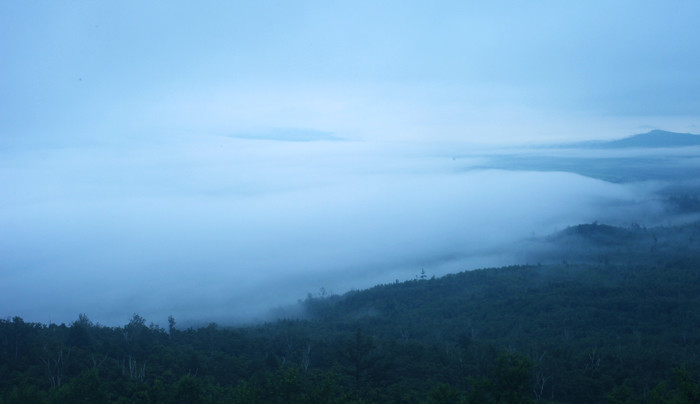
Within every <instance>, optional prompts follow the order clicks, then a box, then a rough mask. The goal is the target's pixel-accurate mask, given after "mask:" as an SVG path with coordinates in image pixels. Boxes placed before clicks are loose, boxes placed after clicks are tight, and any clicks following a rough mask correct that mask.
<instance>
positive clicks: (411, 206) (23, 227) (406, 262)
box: [0, 136, 655, 324]
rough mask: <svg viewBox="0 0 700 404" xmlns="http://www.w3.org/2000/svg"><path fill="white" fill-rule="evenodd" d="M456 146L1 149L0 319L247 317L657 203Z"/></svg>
mask: <svg viewBox="0 0 700 404" xmlns="http://www.w3.org/2000/svg"><path fill="white" fill-rule="evenodd" d="M454 150H455V149H454V147H452V146H450V147H447V146H445V148H444V149H443V148H440V147H437V146H432V147H431V148H430V149H425V148H424V147H420V146H419V145H412V144H381V143H360V142H346V141H333V142H328V141H310V142H292V143H289V142H278V141H273V140H250V139H240V138H232V137H219V136H208V137H197V138H195V137H191V138H178V139H162V140H161V141H152V142H148V143H146V142H142V143H141V144H139V145H137V146H129V147H121V146H119V145H118V144H106V145H100V146H96V145H93V146H84V147H76V148H66V149H53V150H43V151H36V150H34V151H25V152H20V153H18V152H16V151H15V152H13V153H12V154H9V153H8V154H7V155H6V156H5V158H4V159H3V161H4V163H3V170H2V174H1V177H0V178H1V181H2V184H3V189H5V190H8V192H7V194H6V197H5V198H4V200H3V202H2V209H1V210H0V212H1V213H0V228H1V229H2V230H1V231H0V248H1V250H0V254H1V257H2V267H3V270H2V272H1V273H0V277H1V278H2V279H1V282H0V307H2V313H0V315H3V316H10V315H20V316H22V317H24V318H25V319H27V320H31V321H42V322H47V321H54V322H69V321H72V320H74V319H75V318H76V317H77V315H78V313H82V312H85V313H87V314H88V316H89V317H90V318H92V319H94V320H96V321H99V322H102V323H105V324H121V323H124V322H126V321H127V319H128V318H129V316H130V315H131V314H132V313H134V312H137V313H139V314H141V315H142V316H144V317H146V318H147V319H149V320H151V321H155V322H161V323H162V322H163V321H164V320H165V318H166V317H167V316H168V315H169V314H173V315H174V316H175V317H176V318H178V319H180V320H208V319H210V320H216V321H220V322H228V321H236V320H249V319H254V318H260V316H263V315H264V313H266V311H267V310H269V309H271V308H274V307H276V306H278V305H285V304H290V303H293V302H295V301H296V300H297V299H299V298H303V297H304V296H305V295H306V293H307V292H315V291H318V290H319V288H321V287H323V288H325V289H327V290H329V291H333V292H337V293H342V292H345V291H347V290H349V289H351V288H361V287H368V286H371V285H373V284H375V283H382V282H392V281H394V280H395V279H399V280H405V279H411V278H413V277H414V276H415V275H416V274H418V273H419V272H420V270H421V269H422V268H425V270H426V272H427V273H428V274H429V275H441V274H443V273H446V272H449V271H458V270H464V269H473V268H476V267H483V266H488V265H503V264H508V263H512V262H513V259H514V258H512V257H513V255H512V253H513V251H511V250H509V246H512V245H514V243H515V242H517V241H518V240H521V239H523V238H526V237H530V236H532V235H533V234H546V233H547V232H551V231H554V230H557V229H561V228H562V227H564V226H567V225H570V224H575V223H580V222H590V221H593V220H606V219H612V218H615V219H616V220H626V219H624V218H626V217H630V218H631V217H639V214H640V213H642V212H644V213H645V214H646V213H648V212H653V211H654V209H655V205H654V203H653V202H646V201H648V198H647V196H648V193H649V189H645V188H640V187H638V186H633V185H614V184H610V183H606V182H603V181H598V180H594V179H590V178H586V177H582V176H578V175H575V174H569V173H557V172H553V173H536V172H517V171H499V170H476V169H472V167H474V166H476V165H478V162H479V161H480V160H479V158H476V157H474V158H473V159H469V158H459V159H453V158H451V157H450V154H451V153H454ZM481 159H483V154H482V157H481Z"/></svg>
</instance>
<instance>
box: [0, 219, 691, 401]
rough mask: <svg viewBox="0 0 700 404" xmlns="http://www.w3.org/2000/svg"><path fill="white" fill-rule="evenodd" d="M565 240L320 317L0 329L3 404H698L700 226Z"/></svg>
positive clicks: (353, 301) (399, 285) (317, 301)
mask: <svg viewBox="0 0 700 404" xmlns="http://www.w3.org/2000/svg"><path fill="white" fill-rule="evenodd" d="M554 243H555V244H556V243H559V244H562V245H567V246H569V250H568V251H569V253H568V254H566V255H561V256H560V255H558V254H560V252H556V253H553V255H551V256H550V257H549V258H548V259H542V261H543V262H545V264H544V265H533V266H513V267H505V268H495V269H487V270H479V271H471V272H463V273H459V274H452V275H448V276H445V277H442V278H431V279H427V277H426V279H416V280H411V281H407V282H395V283H392V284H388V285H378V286H376V287H374V288H371V289H369V290H365V291H354V292H351V293H347V294H345V295H343V296H325V295H324V296H321V297H311V296H310V297H309V298H308V299H307V300H306V301H305V302H303V305H304V307H305V308H306V311H307V313H308V318H307V319H305V320H283V321H277V322H273V323H268V324H261V325H257V326H254V327H238V328H226V327H220V326H218V325H216V324H209V325H208V326H206V327H200V328H196V329H195V328H189V329H177V328H175V320H174V318H172V316H171V317H170V318H169V319H168V329H167V331H166V330H165V329H163V328H160V327H159V326H157V325H155V324H151V325H150V326H147V325H146V319H144V318H143V317H141V316H139V315H138V314H134V315H133V316H132V318H131V319H130V321H129V322H128V324H126V325H124V326H123V327H103V326H99V325H96V324H94V323H93V322H92V321H90V320H89V319H88V318H87V316H85V315H84V314H81V315H80V316H78V319H77V320H76V321H74V322H73V323H71V324H70V326H66V325H64V324H60V325H57V324H49V325H44V324H34V323H27V322H25V321H23V320H22V319H21V318H19V317H15V318H12V319H5V320H0V403H63V402H70V403H79V402H118V403H166V402H181V403H220V402H223V403H225V402H233V403H260V402H264V403H321V402H322V403H369V402H382V403H384V402H387V403H392V402H396V403H399V402H400V403H413V404H419V403H448V402H449V403H459V402H464V403H530V402H533V401H535V400H537V401H538V402H552V403H553V402H567V403H592V402H610V403H636V402H644V403H659V404H668V403H697V402H700V387H699V386H698V383H697V380H698V376H699V375H700V360H698V358H700V336H698V333H697V330H698V329H700V312H699V311H698V310H697V308H698V307H700V268H699V267H698V262H700V224H692V225H684V226H676V227H673V228H655V229H644V228H641V227H631V228H628V229H618V228H614V227H611V226H605V225H598V224H592V225H583V226H577V227H574V228H570V229H568V230H566V231H564V232H562V233H561V234H559V235H558V236H556V237H555V239H554ZM557 251H562V250H561V249H560V250H557ZM545 258H546V257H545ZM563 261H566V263H561V262H563ZM548 262H549V263H548Z"/></svg>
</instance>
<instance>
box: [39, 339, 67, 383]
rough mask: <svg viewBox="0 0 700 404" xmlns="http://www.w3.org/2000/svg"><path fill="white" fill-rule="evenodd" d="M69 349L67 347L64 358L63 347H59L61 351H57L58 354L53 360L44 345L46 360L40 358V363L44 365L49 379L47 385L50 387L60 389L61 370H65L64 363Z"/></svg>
mask: <svg viewBox="0 0 700 404" xmlns="http://www.w3.org/2000/svg"><path fill="white" fill-rule="evenodd" d="M71 349H72V347H70V346H69V347H68V350H67V351H66V355H65V357H64V355H63V352H64V349H63V347H61V349H60V350H59V351H58V354H57V355H56V358H55V359H54V358H53V357H52V355H51V353H50V352H49V349H48V347H47V346H46V344H44V351H45V352H46V358H42V359H41V361H42V362H43V363H44V364H45V365H46V374H47V377H48V378H49V383H51V387H61V378H62V376H63V370H64V368H65V364H66V362H67V361H68V359H69V358H70V352H71Z"/></svg>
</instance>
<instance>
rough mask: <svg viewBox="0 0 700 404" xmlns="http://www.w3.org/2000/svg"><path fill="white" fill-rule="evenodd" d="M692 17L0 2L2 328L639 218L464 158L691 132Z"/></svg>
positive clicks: (368, 277)
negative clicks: (6, 320)
mask: <svg viewBox="0 0 700 404" xmlns="http://www.w3.org/2000/svg"><path fill="white" fill-rule="evenodd" d="M699 16H700V4H698V3H697V2H691V1H687V2H686V1H663V2H662V1H634V2H632V1H600V2H598V1H590V2H554V1H551V2H550V1H542V2H533V3H532V4H526V3H523V2H517V1H488V2H486V1H471V2H465V1H454V2H450V1H443V2H418V1H400V2H399V1H366V2H365V1H352V2H349V1H348V2H334V1H319V2H312V1H309V2H305V1H294V2H291V1H289V2H283V1H251V2H243V1H237V2H223V1H222V2H206V1H202V2H196V3H194V2H186V1H168V2H157V1H152V2H140V1H121V2H87V1H85V2H75V1H62V2H51V1H24V2H10V1H7V2H2V3H0V193H1V194H2V198H0V316H11V315H20V316H22V317H25V318H26V319H28V320H30V321H42V322H46V321H58V322H69V321H72V320H74V319H76V318H77V315H78V314H79V313H83V312H85V313H86V314H87V315H88V316H89V317H90V318H92V319H93V320H95V321H98V322H102V323H107V324H119V323H120V322H122V323H125V322H126V321H128V318H129V317H130V316H131V314H132V313H134V312H139V313H141V314H142V315H144V316H145V317H146V318H147V319H149V320H153V321H161V322H163V321H165V318H167V315H169V314H176V318H178V317H180V318H189V319H191V320H192V319H201V318H204V317H205V316H209V317H211V318H212V319H217V320H222V319H224V320H225V319H227V318H250V317H254V316H257V315H259V314H260V313H262V312H263V311H264V309H266V308H269V307H271V306H274V305H277V304H287V303H289V302H294V301H296V299H298V298H303V297H304V296H305V295H306V293H307V292H313V291H315V290H318V289H319V288H321V287H323V288H326V289H328V290H331V291H335V292H339V293H342V292H344V291H347V290H349V289H351V288H360V287H367V286H371V285H372V284H373V283H375V282H390V281H393V280H394V279H400V280H404V279H410V278H412V277H413V276H415V274H417V273H419V272H420V270H421V269H422V268H425V269H426V271H427V272H428V273H429V274H437V275H440V274H444V273H447V272H449V271H455V270H462V269H470V268H475V267H479V266H485V265H501V264H506V263H510V262H511V260H512V258H511V257H510V256H509V254H507V253H504V251H505V250H504V248H505V246H508V245H510V244H511V243H513V242H515V241H517V240H518V239H521V238H523V237H529V236H531V235H532V234H534V233H537V234H544V233H546V232H548V231H554V230H557V229H561V228H562V227H564V226H566V225H569V224H576V223H579V222H584V221H592V220H599V219H606V218H608V219H610V218H611V217H612V216H615V215H619V214H620V211H624V215H623V216H624V217H628V216H629V217H631V216H634V215H635V214H636V215H639V214H641V212H645V213H647V214H648V213H649V212H652V213H653V212H655V211H656V209H658V207H656V206H655V205H654V202H653V201H651V200H650V199H649V198H648V195H649V192H650V191H649V189H650V187H652V188H653V186H652V185H649V184H646V185H643V186H642V185H638V184H637V185H629V184H628V185H620V184H609V183H605V182H602V181H598V180H593V179H590V178H584V177H580V176H576V175H574V174H565V173H545V174H543V173H537V174H536V173H525V172H498V171H480V170H475V169H474V170H472V169H470V168H474V167H477V166H478V165H479V164H480V162H481V161H482V160H481V159H482V158H483V150H485V148H488V147H491V146H492V145H496V146H498V147H504V146H511V145H515V144H538V143H547V142H569V141H580V140H588V139H613V138H620V137H624V136H628V135H632V134H635V133H642V132H647V131H649V130H650V129H656V128H658V129H665V130H672V131H679V132H691V133H698V132H700V112H698V111H700V98H698V97H697V94H700V75H698V74H697V72H698V71H700V25H699V24H697V21H698V17H699ZM455 156H458V157H459V158H458V159H455V158H454V157H455ZM640 201H644V202H643V203H640ZM610 206H615V207H617V208H616V209H617V210H615V212H614V214H613V213H610V212H611V211H610ZM618 217H619V216H618Z"/></svg>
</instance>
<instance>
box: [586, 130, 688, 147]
mask: <svg viewBox="0 0 700 404" xmlns="http://www.w3.org/2000/svg"><path fill="white" fill-rule="evenodd" d="M586 146H587V147H592V148H605V149H619V148H632V147H634V148H657V147H685V146H700V135H694V134H692V133H677V132H668V131H665V130H652V131H651V132H647V133H641V134H638V135H634V136H629V137H626V138H624V139H619V140H612V141H608V142H594V143H587V144H586Z"/></svg>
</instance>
